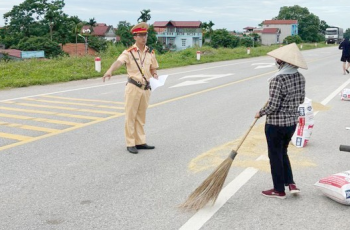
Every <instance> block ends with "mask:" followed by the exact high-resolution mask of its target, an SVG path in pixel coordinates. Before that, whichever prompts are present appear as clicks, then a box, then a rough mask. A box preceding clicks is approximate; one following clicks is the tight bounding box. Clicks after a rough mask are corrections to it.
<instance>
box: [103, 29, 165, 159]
mask: <svg viewBox="0 0 350 230" xmlns="http://www.w3.org/2000/svg"><path fill="white" fill-rule="evenodd" d="M147 30H148V25H147V23H145V22H141V23H139V24H137V25H135V26H134V27H133V28H132V29H131V33H132V34H133V37H134V40H135V44H134V45H133V46H131V47H130V48H128V49H127V50H124V51H123V53H122V54H121V55H120V56H119V57H118V59H117V60H116V61H115V62H114V63H113V64H112V65H111V67H110V68H109V69H108V70H107V72H106V73H105V74H104V76H103V81H105V79H106V78H108V79H110V78H111V76H112V73H113V71H115V70H117V69H118V68H120V67H121V66H122V65H123V64H125V65H126V69H127V73H128V83H127V85H126V89H125V139H126V146H127V150H128V151H129V152H130V153H133V154H136V153H138V149H154V146H150V145H147V144H146V135H145V131H144V125H145V122H146V110H147V107H148V103H149V98H150V94H151V92H150V85H149V80H150V78H151V77H154V78H156V79H158V75H157V68H158V67H159V66H158V62H157V60H156V57H155V54H154V51H153V50H152V49H151V48H149V47H147V46H146V42H147Z"/></svg>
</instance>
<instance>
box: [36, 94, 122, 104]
mask: <svg viewBox="0 0 350 230" xmlns="http://www.w3.org/2000/svg"><path fill="white" fill-rule="evenodd" d="M41 97H47V98H56V99H63V100H72V101H93V102H102V103H111V104H117V105H124V104H125V103H124V102H119V101H103V100H94V99H83V98H73V97H58V96H51V95H42V96H41Z"/></svg>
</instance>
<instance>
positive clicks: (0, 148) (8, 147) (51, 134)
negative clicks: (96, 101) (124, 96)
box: [0, 113, 124, 151]
mask: <svg viewBox="0 0 350 230" xmlns="http://www.w3.org/2000/svg"><path fill="white" fill-rule="evenodd" d="M122 115H124V113H123V114H118V115H114V116H111V117H107V118H101V119H99V120H95V121H92V122H89V123H84V124H78V125H76V126H73V127H70V128H67V129H63V130H58V131H57V132H53V133H48V134H45V135H42V136H38V137H33V138H31V139H27V140H23V141H21V142H17V143H13V144H9V145H5V146H2V147H0V151H2V150H5V149H10V148H13V147H16V146H20V145H23V144H26V143H30V142H33V141H37V140H41V139H44V138H47V137H52V136H55V135H58V134H61V133H65V132H69V131H72V130H75V129H80V128H83V127H85V126H89V125H93V124H96V123H100V122H102V121H107V120H110V119H113V118H116V117H120V116H122Z"/></svg>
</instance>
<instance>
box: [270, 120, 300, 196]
mask: <svg viewBox="0 0 350 230" xmlns="http://www.w3.org/2000/svg"><path fill="white" fill-rule="evenodd" d="M295 128H296V125H293V126H289V127H283V126H276V125H269V124H265V135H266V140H267V147H268V153H269V158H270V166H271V175H272V181H273V186H274V189H275V190H276V191H278V192H284V186H285V185H289V184H294V180H293V173H292V167H291V165H290V162H289V157H288V154H287V149H288V145H289V142H290V140H291V138H292V136H293V134H294V131H295Z"/></svg>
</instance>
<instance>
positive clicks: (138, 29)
mask: <svg viewBox="0 0 350 230" xmlns="http://www.w3.org/2000/svg"><path fill="white" fill-rule="evenodd" d="M132 33H133V34H139V33H147V29H146V28H136V29H133V30H132Z"/></svg>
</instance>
